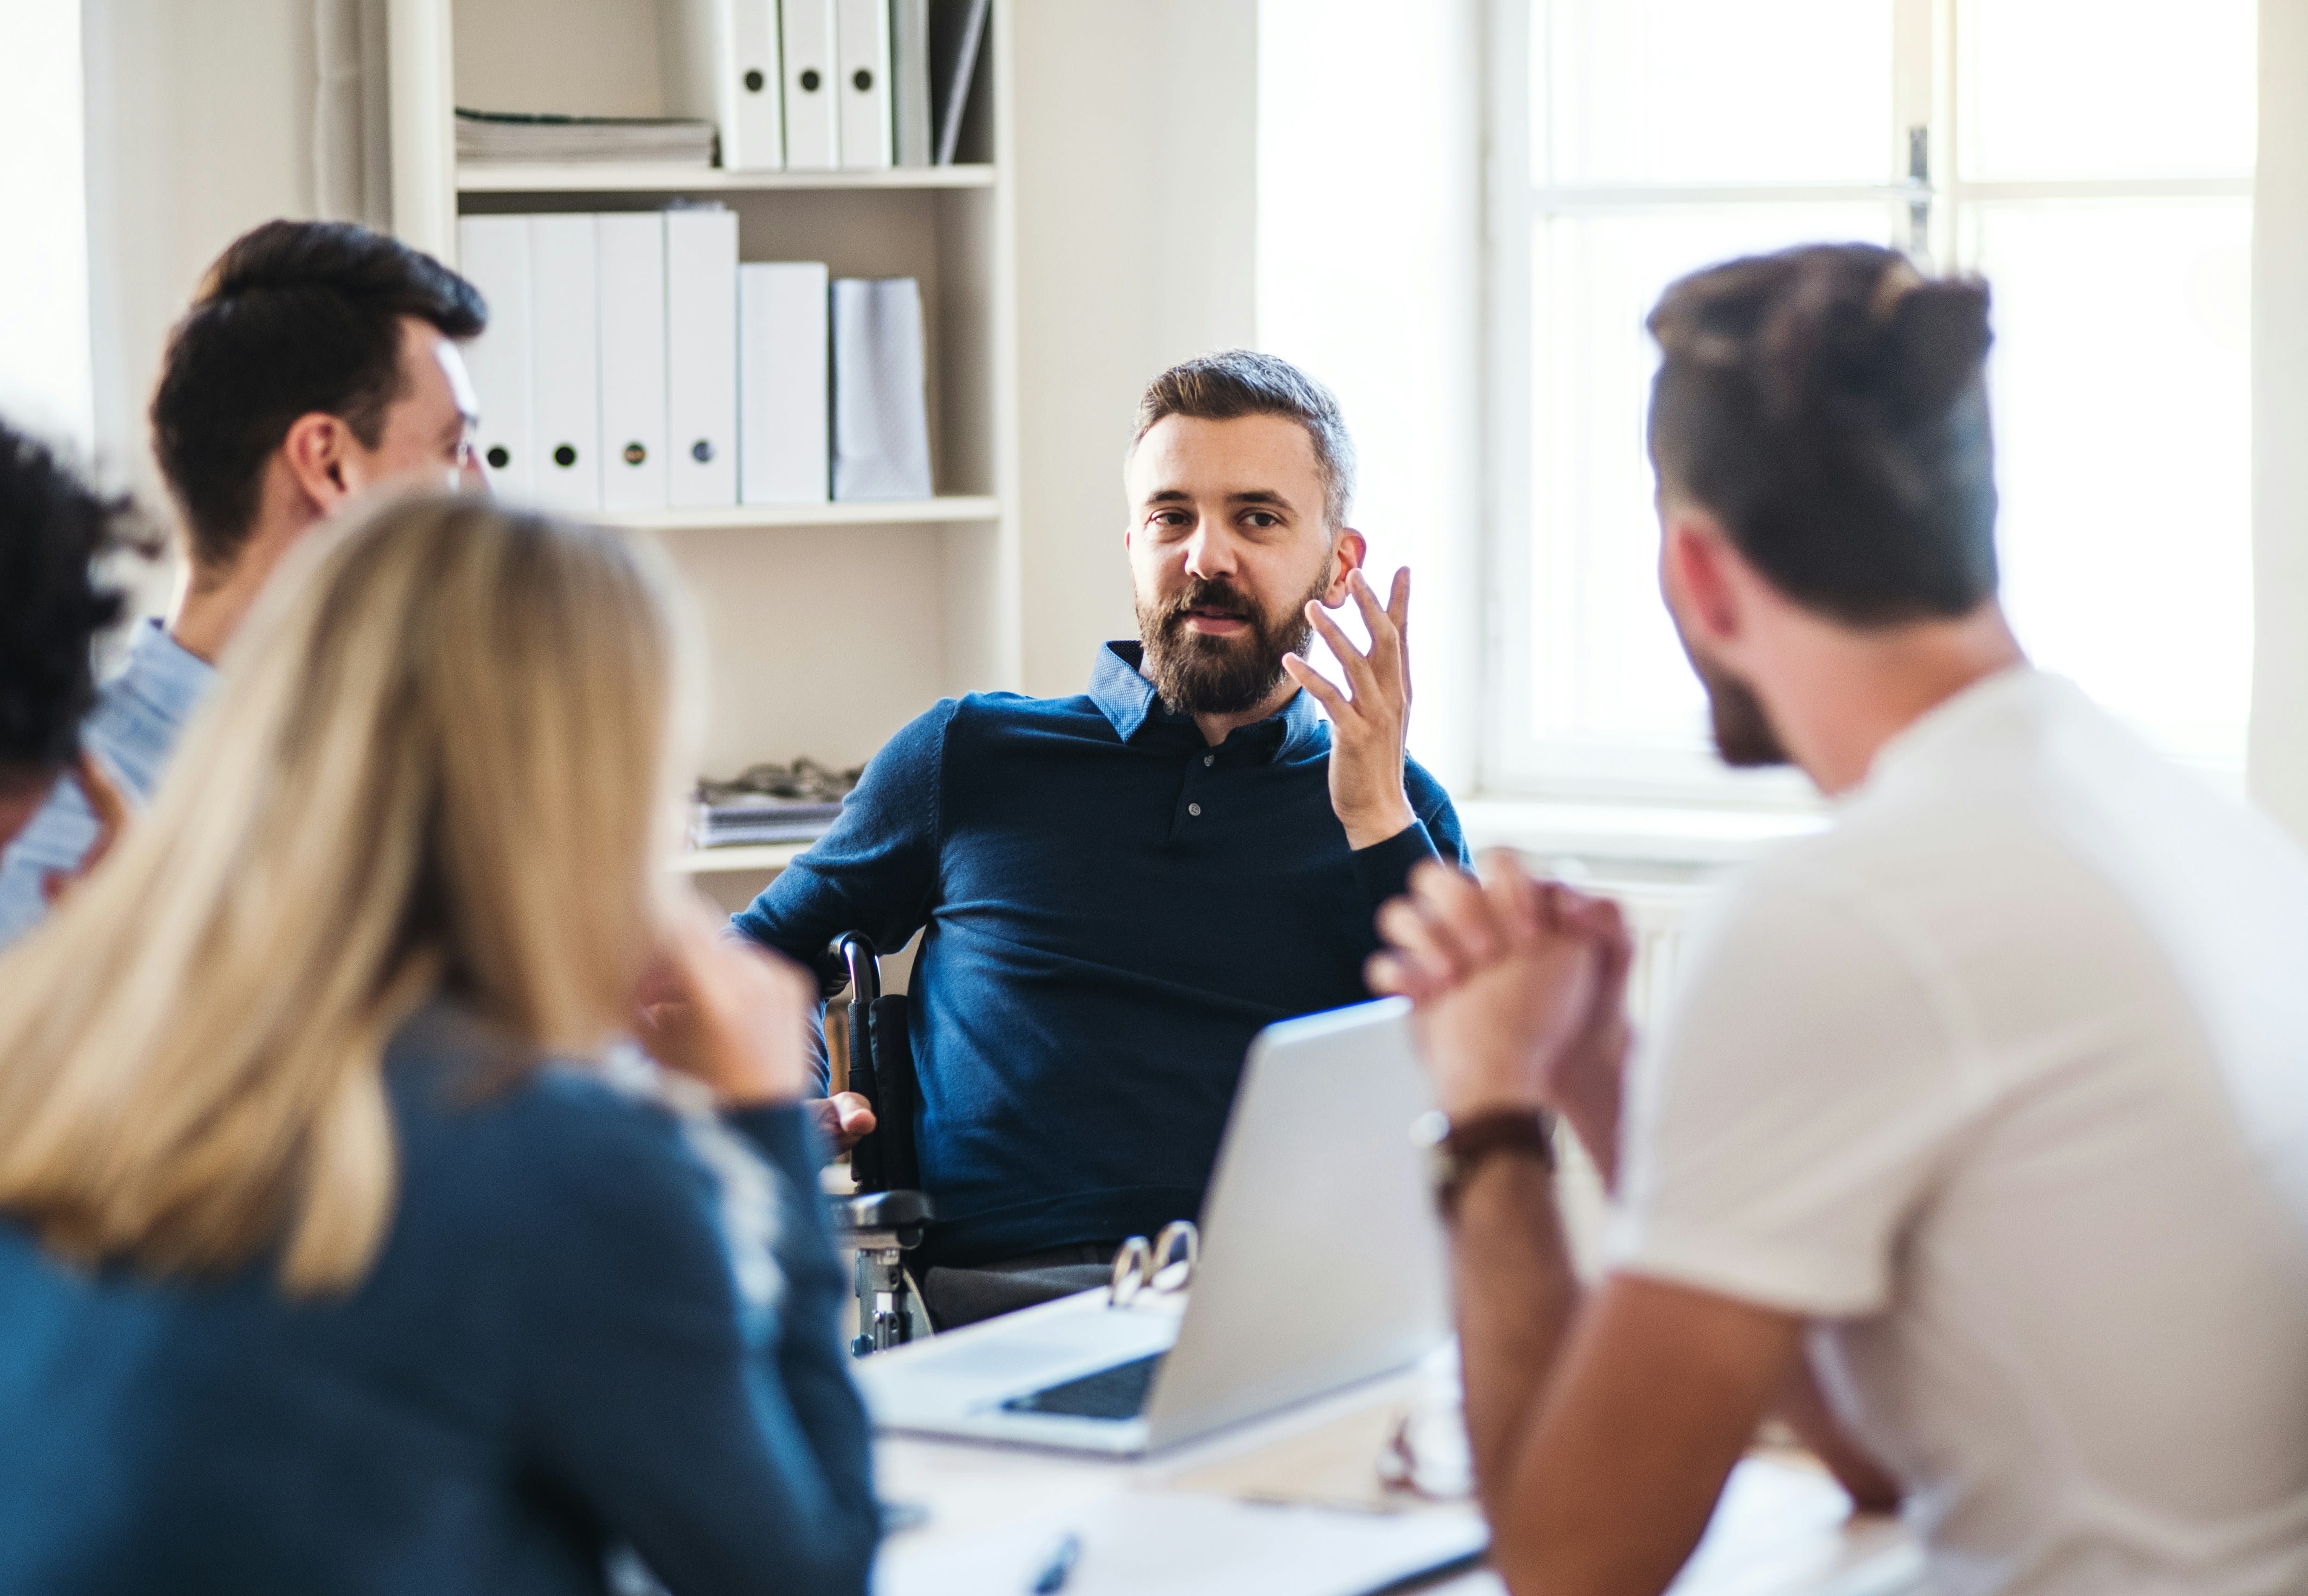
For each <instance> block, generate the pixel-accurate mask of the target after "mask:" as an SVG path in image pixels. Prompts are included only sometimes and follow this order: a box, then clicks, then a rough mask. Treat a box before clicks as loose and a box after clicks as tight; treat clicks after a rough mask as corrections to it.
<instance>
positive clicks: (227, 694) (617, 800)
mask: <svg viewBox="0 0 2308 1596" xmlns="http://www.w3.org/2000/svg"><path fill="white" fill-rule="evenodd" d="M307 542H308V546H307V547H306V548H303V549H300V550H299V551H297V554H296V556H293V558H292V562H291V566H293V568H289V567H284V569H283V570H282V571H281V572H280V574H279V576H278V577H277V578H276V580H275V581H274V582H272V583H271V584H270V587H269V590H268V592H267V594H266V596H265V599H264V600H263V601H262V602H261V603H260V605H259V606H258V609H257V612H256V613H255V614H254V615H252V616H251V617H250V619H249V622H248V624H247V625H245V627H244V628H243V635H242V636H241V637H240V638H238V639H237V640H236V641H235V643H233V645H232V647H231V648H230V649H229V650H228V651H227V652H226V655H225V658H224V660H223V662H222V663H223V672H222V680H221V681H220V684H219V686H218V688H217V689H216V691H215V693H214V695H213V698H212V701H211V703H209V704H208V705H207V706H206V707H205V708H204V709H203V710H202V712H201V714H200V715H199V717H198V718H197V720H196V721H195V723H194V726H193V728H192V729H191V730H190V731H189V733H188V735H187V736H186V738H185V743H184V746H183V747H182V749H181V750H180V752H179V753H178V755H177V758H176V760H175V762H174V763H173V766H172V768H171V769H170V772H169V773H168V779H167V781H165V783H164V784H163V785H162V787H161V789H160V791H159V795H158V797H157V798H156V800H155V802H154V804H153V807H152V809H151V812H150V814H148V815H145V816H143V817H142V818H141V819H140V820H139V821H137V822H136V823H135V824H133V825H132V826H130V827H129V828H128V830H127V832H126V833H125V835H124V836H123V837H122V839H121V841H120V843H119V845H118V846H117V847H116V849H115V850H113V852H112V854H111V856H110V857H109V858H108V859H107V860H106V862H105V863H104V865H103V867H101V868H99V870H97V871H96V872H95V873H94V874H93V875H92V876H90V878H89V880H88V881H87V882H86V883H84V884H82V886H81V887H80V888H79V889H78V890H77V891H76V892H75V893H73V895H72V896H71V897H70V898H69V899H68V900H67V901H66V902H65V903H64V904H63V905H62V906H61V907H60V908H59V910H57V912H56V914H55V915H54V916H53V917H52V919H51V920H50V921H49V923H48V924H47V925H46V926H45V927H42V928H41V929H40V930H39V931H38V932H36V933H35V934H34V935H33V936H30V938H28V939H27V940H26V941H25V942H24V943H23V944H22V945H21V946H20V947H19V948H18V949H16V950H15V951H14V952H13V953H11V954H10V955H9V956H8V957H7V958H6V959H5V960H0V1212H6V1213H9V1214H12V1215H13V1216H14V1217H15V1218H16V1219H17V1220H19V1221H21V1222H22V1223H24V1224H26V1225H27V1226H28V1227H30V1229H34V1230H35V1231H36V1232H37V1233H38V1234H39V1237H40V1238H41V1240H42V1242H43V1244H44V1245H45V1246H46V1247H48V1249H49V1250H50V1251H51V1252H53V1253H55V1254H56V1255H60V1256H63V1257H65V1258H68V1259H72V1260H74V1261H80V1262H84V1263H90V1264H93V1263H98V1262H101V1261H105V1260H110V1259H126V1260H129V1261H132V1262H133V1264H136V1265H137V1266H139V1267H141V1268H142V1269H144V1270H146V1271H148V1272H152V1273H156V1274H163V1275H166V1274H207V1273H214V1272H223V1271H227V1270H230V1269H232V1268H235V1267H237V1266H239V1265H242V1264H246V1263H248V1262H249V1261H251V1260H252V1259H254V1258H255V1257H256V1256H258V1255H260V1254H263V1253H264V1252H266V1251H267V1250H268V1249H273V1248H277V1249H278V1251H279V1267H280V1280H281V1282H282V1284H283V1286H284V1287H285V1288H286V1289H287V1290H289V1291H290V1292H292V1293H298V1294H306V1293H313V1292H319V1291H327V1290H349V1289H350V1288H351V1287H352V1286H354V1285H356V1284H357V1283H358V1281H360V1279H361V1278H362V1276H363V1275H364V1274H366V1272H367V1269H368V1266H369V1264H370V1263H371V1261H372V1260H373V1259H374V1258H375V1255H376V1252H377V1249H378V1247H380V1246H381V1245H382V1243H383V1238H384V1234H385V1230H386V1228H387V1225H388V1222H389V1221H390V1220H391V1217H392V1207H393V1202H394V1184H395V1176H396V1169H395V1158H394V1153H393V1144H392V1119H391V1116H390V1112H389V1109H388V1105H387V1101H386V1096H385V1090H384V1083H383V1073H382V1069H381V1067H380V1066H381V1057H382V1054H383V1048H384V1044H385V1042H386V1041H387V1040H388V1039H389V1038H390V1037H391V1035H392V1032H393V1031H394V1030H395V1028H396V1027H397V1026H398V1025H399V1024H400V1022H401V1021H402V1019H404V1018H405V1017H406V1016H407V1015H408V1014H409V1013H410V1012H411V1011H412V1010H413V1009H415V1008H416V1007H417V1006H418V1005H419V1004H421V1003H422V1002H424V1001H425V1000H426V998H427V997H428V996H430V995H432V994H433V993H434V992H435V991H437V990H440V989H442V988H444V987H445V988H448V989H449V990H451V991H452V992H454V993H455V994H457V995H458V996H460V997H461V999H462V1000H463V1001H464V1002H465V1003H466V1004H467V1005H469V1006H470V1008H471V1009H472V1010H474V1011H475V1012H476V1013H478V1015H479V1016H480V1017H481V1018H482V1019H483V1020H484V1021H485V1022H487V1024H488V1025H489V1027H490V1028H491V1029H492V1030H493V1031H495V1032H496V1033H497V1034H499V1035H501V1036H502V1037H503V1038H504V1040H505V1041H506V1042H507V1044H508V1049H507V1051H508V1057H509V1059H510V1060H511V1061H512V1062H511V1064H510V1065H508V1067H509V1069H510V1070H511V1071H512V1074H510V1075H508V1076H506V1077H504V1078H505V1079H508V1080H510V1079H512V1078H513V1076H515V1075H518V1074H520V1073H521V1072H522V1071H523V1070H525V1069H526V1068H528V1067H532V1066H533V1061H534V1060H535V1059H536V1058H537V1057H539V1056H541V1055H543V1054H547V1053H564V1054H581V1053H585V1052H588V1051H590V1050H593V1049H595V1048H599V1046H600V1045H601V1044H602V1043H603V1042H604V1041H605V1040H607V1039H608V1038H609V1037H611V1036H612V1035H614V1034H615V1033H616V1031H619V1030H621V1029H622V1028H623V1026H624V1023H625V1013H624V1011H625V1005H627V1003H628V1002H629V1001H630V998H631V995H632V993H633V988H634V985H635V983H636V982H637V981H638V979H640V977H641V975H642V971H643V967H644V964H645V962H646V960H647V958H648V953H649V946H650V927H651V925H652V924H653V923H654V918H653V913H652V910H653V908H654V897H653V893H654V892H655V889H656V882H657V874H658V870H657V867H658V865H659V857H658V850H659V844H660V842H661V841H664V840H665V839H664V837H663V836H662V835H661V834H660V833H659V824H660V821H661V817H662V814H663V809H662V805H661V801H660V800H661V799H662V798H663V797H664V796H666V793H667V787H668V782H667V776H668V775H669V772H670V768H671V758H672V754H673V746H674V745H675V744H676V743H677V742H678V741H679V740H680V739H679V738H678V736H677V734H676V729H675V728H674V726H673V724H672V720H673V709H672V706H673V704H674V703H676V700H677V699H678V698H680V697H682V696H684V695H682V694H679V691H678V689H679V678H680V677H681V676H682V675H683V671H684V661H683V660H682V658H681V651H680V647H679V644H678V643H677V638H678V637H679V635H680V634H681V628H680V627H678V626H677V625H675V624H674V622H673V619H672V617H671V615H670V613H669V609H668V605H669V603H670V601H671V600H670V594H669V592H668V591H667V586H666V584H665V582H664V581H663V580H662V579H661V578H660V577H659V575H658V574H656V572H655V571H654V569H653V568H652V566H651V565H650V563H649V561H648V559H647V557H646V556H641V555H638V554H637V553H636V551H635V550H633V548H629V547H628V546H626V544H625V543H624V541H623V540H622V539H620V538H619V537H618V536H617V535H616V534H615V533H613V532H608V531H600V530H597V529H590V528H579V527H571V526H564V525H560V524H557V523H555V522H550V521H547V520H543V519H540V518H538V517H535V516H530V515H521V514H514V513H508V512H506V511H504V510H501V509H498V508H495V507H494V506H492V505H489V504H487V502H486V501H482V500H478V499H472V498H463V497H444V496H427V497H420V498H409V499H402V500H399V501H396V502H393V503H391V504H388V505H383V506H382V507H381V508H379V509H377V510H375V512H373V513H370V514H368V515H366V516H365V517H363V518H361V519H360V520H358V521H357V522H353V523H352V524H349V525H348V526H345V527H344V528H342V529H341V530H340V531H325V532H321V533H315V534H314V536H313V537H312V538H311V539H308V540H307Z"/></svg>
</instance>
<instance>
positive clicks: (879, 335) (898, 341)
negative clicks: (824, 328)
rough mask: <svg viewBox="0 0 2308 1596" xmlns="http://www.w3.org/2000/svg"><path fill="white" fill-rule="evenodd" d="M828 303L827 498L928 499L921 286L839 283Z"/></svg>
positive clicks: (907, 281)
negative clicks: (830, 428)
mask: <svg viewBox="0 0 2308 1596" xmlns="http://www.w3.org/2000/svg"><path fill="white" fill-rule="evenodd" d="M832 303H833V318H832V319H833V496H834V497H835V498H837V499H926V498H928V497H929V496H931V491H932V490H931V487H930V429H929V418H928V408H927V402H928V401H927V397H926V389H925V384H924V378H925V376H926V371H925V369H924V364H923V352H922V290H921V285H920V284H919V283H917V282H916V281H915V280H913V279H912V278H910V277H892V278H889V279H885V280H881V281H868V280H862V279H859V278H854V277H845V278H843V279H841V280H840V281H838V282H836V283H835V284H834V285H833V293H832Z"/></svg>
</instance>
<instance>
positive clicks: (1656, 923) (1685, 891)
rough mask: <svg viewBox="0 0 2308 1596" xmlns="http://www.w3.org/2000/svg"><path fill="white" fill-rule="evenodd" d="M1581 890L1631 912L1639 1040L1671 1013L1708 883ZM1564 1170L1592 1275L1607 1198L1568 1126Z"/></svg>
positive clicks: (1572, 1219) (1597, 884) (1591, 884)
mask: <svg viewBox="0 0 2308 1596" xmlns="http://www.w3.org/2000/svg"><path fill="white" fill-rule="evenodd" d="M1578 886H1579V888H1580V891H1582V892H1587V893H1597V894H1598V895H1600V896H1604V897H1608V898H1611V899H1614V900H1615V901H1616V902H1617V903H1618V905H1619V909H1620V911H1621V912H1622V913H1623V914H1624V915H1625V916H1626V919H1627V929H1628V932H1629V933H1630V934H1631V936H1632V938H1633V941H1634V945H1635V958H1634V963H1633V965H1632V968H1630V969H1629V971H1628V972H1627V1017H1628V1019H1629V1020H1630V1021H1631V1022H1632V1023H1633V1025H1634V1028H1635V1037H1636V1045H1637V1046H1638V1047H1640V1046H1641V1040H1642V1038H1643V1037H1644V1036H1645V1035H1647V1034H1648V1033H1649V1032H1650V1031H1654V1030H1656V1029H1657V1028H1658V1023H1659V1021H1660V1020H1661V1019H1662V1018H1663V1017H1664V1016H1665V1014H1666V1005H1667V1000H1668V998H1669V997H1670V996H1671V995H1672V994H1673V992H1674V989H1675V967H1676V965H1677V963H1678V962H1680V956H1681V953H1682V951H1683V935H1684V927H1685V925H1687V924H1688V923H1689V920H1690V918H1691V913H1692V910H1693V909H1694V908H1695V907H1696V906H1697V904H1698V903H1699V901H1700V900H1701V898H1702V897H1704V896H1705V895H1706V893H1707V892H1708V890H1709V889H1708V888H1707V887H1705V886H1701V885H1696V884H1680V883H1677V884H1666V883H1659V882H1612V881H1600V880H1596V881H1580V882H1579V883H1578ZM1558 1147H1559V1150H1560V1152H1561V1154H1562V1163H1563V1172H1562V1175H1561V1178H1559V1179H1558V1181H1557V1182H1556V1186H1555V1191H1556V1197H1557V1201H1558V1202H1560V1203H1561V1204H1562V1208H1563V1225H1564V1228H1565V1229H1568V1231H1569V1232H1570V1238H1571V1251H1572V1256H1573V1257H1574V1258H1575V1259H1576V1260H1577V1261H1578V1264H1579V1272H1580V1274H1581V1275H1584V1276H1588V1277H1589V1278H1591V1277H1592V1276H1593V1275H1594V1274H1595V1272H1596V1271H1597V1268H1598V1264H1599V1263H1600V1260H1601V1256H1602V1246H1603V1229H1604V1226H1605V1224H1606V1221H1607V1218H1608V1202H1607V1200H1606V1197H1605V1196H1604V1195H1603V1183H1602V1180H1601V1179H1600V1178H1598V1176H1597V1174H1596V1172H1595V1166H1594V1164H1593V1163H1592V1162H1590V1161H1589V1159H1588V1157H1587V1154H1586V1151H1585V1149H1583V1148H1581V1147H1580V1145H1579V1138H1578V1137H1576V1136H1574V1135H1572V1134H1569V1133H1568V1132H1567V1131H1565V1132H1563V1133H1562V1134H1560V1137H1559V1141H1558Z"/></svg>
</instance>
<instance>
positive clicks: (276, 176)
mask: <svg viewBox="0 0 2308 1596" xmlns="http://www.w3.org/2000/svg"><path fill="white" fill-rule="evenodd" d="M84 4H85V7H86V13H87V15H86V22H85V27H84V30H83V37H84V38H85V40H86V45H87V75H88V177H89V245H90V308H91V322H92V324H93V335H94V344H95V382H94V400H95V421H96V438H97V447H98V451H99V455H100V456H102V457H103V458H104V459H105V460H107V461H108V462H113V463H116V464H117V465H118V466H119V467H122V468H125V470H126V471H127V473H128V475H129V476H130V477H131V479H133V481H134V482H135V483H136V484H137V486H138V487H139V488H140V489H141V490H142V491H144V492H146V493H147V494H149V495H150V496H151V501H152V502H153V503H154V504H156V505H157V504H159V503H160V502H161V499H160V488H159V476H158V473H157V472H156V471H155V470H154V469H153V467H152V464H151V447H150V444H149V440H148V438H147V436H146V429H145V424H144V408H145V405H146V403H147V402H148V401H150V399H151V384H152V379H153V376H154V375H155V374H156V373H158V371H159V366H160V350H161V348H162V346H163V344H164V343H165V342H166V341H167V338H168V328H169V326H170V325H171V324H173V323H174V322H175V321H176V319H177V315H178V314H179V313H181V312H182V311H183V309H184V307H185V301H186V300H187V299H188V298H191V296H192V291H193V289H194V285H195V284H196V283H197V282H198V281H199V280H200V275H201V272H202V270H203V269H204V268H205V267H206V266H207V265H208V263H209V262H210V261H211V260H213V259H214V258H215V257H216V255H217V253H218V252H219V251H220V250H221V249H223V247H224V246H226V245H228V244H229V243H231V242H232V240H233V239H234V238H236V237H238V236H239V235H240V234H241V233H243V232H245V231H246V230H247V229H250V228H252V227H254V226H255V225H256V224H257V223H258V222H260V221H265V220H270V219H271V218H272V217H276V216H310V215H311V214H313V173H312V154H311V151H312V126H313V85H314V75H315V74H314V46H313V35H312V17H311V4H310V0H232V3H231V4H185V0H84Z"/></svg>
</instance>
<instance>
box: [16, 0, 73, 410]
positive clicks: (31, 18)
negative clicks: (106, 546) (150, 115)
mask: <svg viewBox="0 0 2308 1596" xmlns="http://www.w3.org/2000/svg"><path fill="white" fill-rule="evenodd" d="M0 39H4V40H5V41H6V42H5V44H4V45H0V150H4V151H7V157H6V159H5V160H0V216H5V217H7V218H8V219H9V227H8V229H7V243H6V246H4V247H0V417H4V418H6V419H7V420H8V421H9V422H10V423H11V424H12V425H13V426H15V427H19V428H22V429H24V430H27V431H30V432H32V433H34V434H36V435H38V436H42V437H46V438H48V439H50V440H53V441H56V442H60V443H63V444H66V445H67V446H69V447H70V448H71V449H73V451H74V452H76V453H86V452H87V451H88V449H89V448H90V444H92V443H93V441H94V436H95V427H96V421H95V405H94V400H93V397H92V395H91V393H90V375H89V314H88V209H87V204H86V203H85V194H86V189H85V186H84V179H83V168H84V163H83V160H82V142H83V124H82V109H81V36H80V4H79V0H0Z"/></svg>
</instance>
